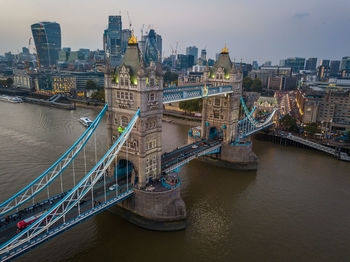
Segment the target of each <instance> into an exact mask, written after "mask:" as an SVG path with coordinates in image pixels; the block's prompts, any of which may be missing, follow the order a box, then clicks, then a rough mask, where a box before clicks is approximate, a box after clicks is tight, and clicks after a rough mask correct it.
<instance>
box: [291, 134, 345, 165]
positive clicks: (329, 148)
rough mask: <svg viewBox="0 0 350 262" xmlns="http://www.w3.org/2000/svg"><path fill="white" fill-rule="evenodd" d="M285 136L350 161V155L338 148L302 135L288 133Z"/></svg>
mask: <svg viewBox="0 0 350 262" xmlns="http://www.w3.org/2000/svg"><path fill="white" fill-rule="evenodd" d="M285 137H286V138H287V139H289V140H292V141H295V142H298V143H301V144H303V145H306V146H309V147H312V148H314V149H317V150H319V151H322V152H325V153H327V154H330V155H333V156H335V157H338V158H339V159H340V160H343V161H350V156H349V155H348V154H346V153H344V152H339V151H337V150H336V149H333V148H331V147H328V146H324V145H321V144H318V143H315V142H312V141H310V140H307V139H304V138H301V137H298V136H294V135H292V134H288V135H286V136H285Z"/></svg>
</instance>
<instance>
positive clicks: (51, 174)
mask: <svg viewBox="0 0 350 262" xmlns="http://www.w3.org/2000/svg"><path fill="white" fill-rule="evenodd" d="M106 110H107V104H106V105H105V106H104V108H103V109H102V110H101V112H100V113H99V115H98V116H97V117H96V119H95V121H94V122H93V123H92V124H91V125H90V126H89V128H88V129H87V130H86V131H85V132H84V133H83V135H82V136H81V137H80V138H79V139H78V140H77V141H76V142H75V143H74V145H73V146H72V147H71V148H70V149H68V150H67V152H65V153H64V154H63V156H61V157H60V158H59V159H58V160H57V161H56V162H55V163H54V164H53V165H52V166H51V167H50V168H48V169H47V170H46V171H45V172H44V173H43V174H41V175H40V176H39V177H37V178H36V179H35V180H34V181H32V182H31V183H30V184H29V185H27V186H26V187H25V188H23V189H22V190H20V191H19V192H18V193H16V194H15V195H14V196H12V197H10V198H9V199H8V200H6V201H5V202H3V203H2V204H1V205H0V217H1V216H4V215H5V214H7V213H9V212H11V211H13V210H15V209H17V208H18V207H19V206H21V205H23V204H24V203H26V202H27V201H28V200H30V199H32V198H33V197H34V196H36V195H37V194H38V193H40V192H41V191H42V190H43V189H45V188H46V187H47V186H48V185H49V184H51V183H52V182H53V181H54V180H55V179H56V178H57V177H58V176H59V175H61V174H62V172H63V171H64V170H65V169H66V168H67V167H68V166H69V164H70V163H71V162H72V161H73V160H74V159H75V157H76V156H77V155H78V154H79V152H80V151H81V149H82V148H83V147H84V146H85V145H86V143H87V142H88V141H89V139H90V137H91V135H92V134H93V133H94V132H95V130H96V128H97V126H98V125H99V123H100V121H101V120H102V118H103V116H104V114H105V112H106Z"/></svg>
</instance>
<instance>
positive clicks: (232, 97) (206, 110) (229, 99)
mask: <svg viewBox="0 0 350 262" xmlns="http://www.w3.org/2000/svg"><path fill="white" fill-rule="evenodd" d="M204 82H205V83H206V85H207V86H211V87H216V86H218V87H219V86H225V85H232V89H233V93H231V94H228V95H221V96H213V97H206V98H204V99H203V109H202V137H203V138H209V139H213V138H219V139H222V140H223V142H224V143H226V144H227V143H230V142H231V141H232V139H234V138H235V136H236V130H237V123H238V120H239V108H240V97H241V94H242V72H241V70H240V69H237V68H236V65H235V64H232V62H231V59H230V56H229V53H228V50H227V48H226V47H225V48H224V49H222V51H221V53H220V56H219V59H218V60H217V62H216V63H215V64H214V66H213V68H212V69H211V70H209V67H207V68H206V70H205V72H204Z"/></svg>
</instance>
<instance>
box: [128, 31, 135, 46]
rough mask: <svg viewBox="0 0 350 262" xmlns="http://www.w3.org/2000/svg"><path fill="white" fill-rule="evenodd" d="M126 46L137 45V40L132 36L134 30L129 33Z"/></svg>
mask: <svg viewBox="0 0 350 262" xmlns="http://www.w3.org/2000/svg"><path fill="white" fill-rule="evenodd" d="M128 44H137V38H136V36H135V35H134V30H132V31H131V37H130V39H129V42H128Z"/></svg>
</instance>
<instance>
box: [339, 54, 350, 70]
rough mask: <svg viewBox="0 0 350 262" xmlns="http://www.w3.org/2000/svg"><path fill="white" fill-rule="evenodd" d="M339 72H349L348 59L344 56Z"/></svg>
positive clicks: (349, 64) (349, 60) (349, 61)
mask: <svg viewBox="0 0 350 262" xmlns="http://www.w3.org/2000/svg"><path fill="white" fill-rule="evenodd" d="M340 70H341V71H343V70H346V71H350V57H349V56H344V57H343V58H342V60H341V65H340Z"/></svg>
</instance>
